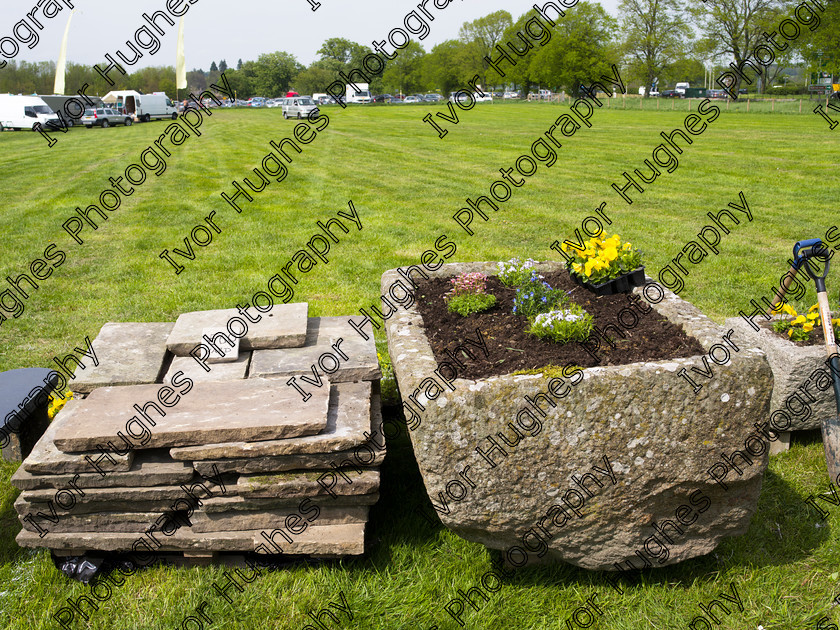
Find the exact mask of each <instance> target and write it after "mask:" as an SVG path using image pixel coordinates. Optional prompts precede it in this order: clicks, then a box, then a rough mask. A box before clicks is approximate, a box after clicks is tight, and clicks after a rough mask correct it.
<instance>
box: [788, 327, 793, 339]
mask: <svg viewBox="0 0 840 630" xmlns="http://www.w3.org/2000/svg"><path fill="white" fill-rule="evenodd" d="M788 337H793V328H788Z"/></svg>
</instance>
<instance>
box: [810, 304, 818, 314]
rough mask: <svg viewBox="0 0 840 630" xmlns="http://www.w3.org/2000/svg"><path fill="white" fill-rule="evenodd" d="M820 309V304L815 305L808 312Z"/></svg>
mask: <svg viewBox="0 0 840 630" xmlns="http://www.w3.org/2000/svg"><path fill="white" fill-rule="evenodd" d="M819 307H820V305H819V302H818V303H816V304H814V305H813V306H812V307H811V308H809V309H808V312H809V313H810V312H811V311H816V310H817V309H818V308H819Z"/></svg>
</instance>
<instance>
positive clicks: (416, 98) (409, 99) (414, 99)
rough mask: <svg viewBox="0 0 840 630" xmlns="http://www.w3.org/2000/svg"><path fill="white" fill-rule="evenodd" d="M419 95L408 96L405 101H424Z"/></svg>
mask: <svg viewBox="0 0 840 630" xmlns="http://www.w3.org/2000/svg"><path fill="white" fill-rule="evenodd" d="M422 102H423V101H422V100H420V97H419V96H406V97H405V100H404V101H403V103H422Z"/></svg>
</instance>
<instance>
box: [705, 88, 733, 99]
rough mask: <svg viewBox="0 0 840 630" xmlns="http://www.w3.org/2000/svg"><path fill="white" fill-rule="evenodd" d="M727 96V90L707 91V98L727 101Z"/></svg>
mask: <svg viewBox="0 0 840 630" xmlns="http://www.w3.org/2000/svg"><path fill="white" fill-rule="evenodd" d="M727 96H728V94H727V93H726V90H706V98H714V99H721V98H723V99H725V98H726V97H727Z"/></svg>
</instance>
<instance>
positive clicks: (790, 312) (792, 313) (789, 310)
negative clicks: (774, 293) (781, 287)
mask: <svg viewBox="0 0 840 630" xmlns="http://www.w3.org/2000/svg"><path fill="white" fill-rule="evenodd" d="M782 310H783V311H784V312H785V313H787V314H788V315H790V316H791V317H796V309H794V308H793V307H792V306H791V305H790V304H785V305H784V306H782Z"/></svg>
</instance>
